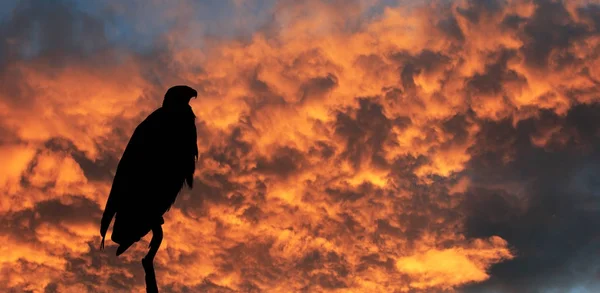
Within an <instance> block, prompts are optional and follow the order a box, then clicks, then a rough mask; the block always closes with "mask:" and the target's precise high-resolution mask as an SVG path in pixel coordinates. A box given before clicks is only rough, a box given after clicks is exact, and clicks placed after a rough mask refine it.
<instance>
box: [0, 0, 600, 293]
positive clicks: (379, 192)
mask: <svg viewBox="0 0 600 293" xmlns="http://www.w3.org/2000/svg"><path fill="white" fill-rule="evenodd" d="M244 2H245V1H236V5H238V7H239V6H244V5H245V4H244ZM375 2H378V1H341V0H340V1H331V3H329V2H327V3H325V2H323V1H306V2H299V1H281V2H279V4H277V5H276V6H275V7H274V8H273V9H274V10H273V11H274V13H273V20H272V21H271V23H269V25H267V26H265V28H264V29H262V30H259V31H257V32H254V33H253V34H252V35H251V36H249V37H248V38H245V39H222V40H215V39H209V38H203V37H201V36H199V35H194V33H195V32H196V30H199V28H200V27H202V24H201V23H195V22H194V20H193V17H192V14H193V13H191V11H190V9H191V7H192V6H190V5H191V2H187V1H184V2H182V4H181V5H180V6H176V7H173V8H172V9H169V10H167V11H165V12H164V15H162V17H163V18H161V19H164V20H165V21H166V20H169V21H171V20H173V19H174V18H175V19H177V16H178V15H181V18H182V19H180V21H176V24H175V25H174V26H175V27H176V28H178V29H180V30H177V31H169V30H168V31H167V33H165V34H164V35H161V37H160V38H159V39H157V46H163V47H160V48H156V52H151V54H149V55H151V57H147V56H145V55H143V54H138V53H134V52H128V51H127V50H124V49H106V50H99V51H98V52H95V53H94V54H92V55H91V56H90V57H89V58H85V60H81V58H80V57H77V56H69V52H66V51H65V52H61V54H64V55H65V56H64V59H60V60H62V61H63V62H64V64H62V66H56V67H55V66H54V65H53V63H51V62H50V61H52V60H53V59H52V54H51V52H50V53H45V54H46V55H44V53H41V55H40V56H38V57H36V58H32V59H26V60H25V59H23V60H21V59H19V58H17V57H14V56H12V57H13V58H9V59H7V60H6V62H4V63H0V65H1V67H0V70H1V71H2V76H6V77H7V78H8V77H10V78H11V79H10V80H11V81H14V85H11V86H10V87H9V86H8V85H5V84H4V85H0V86H2V87H3V89H5V90H4V91H0V114H1V115H2V116H1V117H0V125H1V126H2V128H3V129H6V132H4V130H2V131H1V132H0V135H1V136H2V137H1V138H2V139H1V140H0V156H1V157H2V161H3V163H4V166H3V170H1V171H0V192H2V194H3V195H5V196H3V197H2V199H0V216H3V217H4V218H7V219H9V221H10V223H11V224H10V225H7V226H6V227H4V226H3V228H6V232H2V233H0V237H3V239H4V240H5V241H4V242H3V243H7V245H5V246H4V248H3V250H2V249H0V251H2V253H0V255H1V256H0V265H1V266H2V269H3V272H4V271H6V272H7V273H5V274H2V276H0V281H1V282H0V283H1V284H3V285H0V286H4V287H2V289H8V290H12V289H14V290H33V291H44V290H46V289H48V288H50V289H54V290H56V291H57V292H83V291H90V292H91V291H99V292H101V291H102V290H107V291H108V292H114V291H119V290H123V291H131V290H137V289H141V288H142V286H143V275H142V271H141V266H140V265H139V260H140V258H141V257H142V256H143V254H144V253H145V251H144V250H145V247H147V243H146V242H147V241H148V239H145V240H144V241H142V243H139V244H137V245H136V246H135V247H134V248H133V249H132V251H131V252H128V253H127V254H126V255H123V256H122V257H120V258H118V259H115V258H114V256H113V253H112V252H113V251H111V250H110V249H113V248H114V247H112V246H111V245H110V244H109V250H108V252H100V251H98V250H97V249H96V246H97V244H98V243H99V237H98V235H97V234H98V233H97V232H98V231H97V230H98V229H97V227H96V224H99V215H100V212H101V208H102V207H103V206H104V203H105V201H106V197H107V196H108V191H109V186H110V183H111V179H112V176H113V174H114V169H115V168H116V163H117V162H118V159H119V157H120V155H121V153H122V151H123V149H124V147H125V145H126V143H127V139H128V138H129V136H130V134H131V133H132V131H133V129H134V127H135V126H136V125H137V124H138V123H139V122H141V120H142V119H143V118H144V117H145V116H146V115H147V114H148V113H149V112H150V111H152V110H153V109H154V108H155V107H158V106H159V105H160V102H161V96H162V95H163V94H164V90H165V89H166V88H167V87H168V86H170V85H172V84H175V83H177V84H179V83H186V84H189V85H191V86H193V87H195V88H197V89H198V93H199V96H198V99H196V100H193V101H192V102H191V103H192V107H193V108H194V111H195V113H196V114H197V116H198V132H199V138H198V143H199V146H200V150H201V156H200V158H199V163H198V168H197V169H198V171H197V173H196V183H195V188H194V190H192V191H184V192H183V193H182V194H181V195H180V197H179V198H178V200H177V203H176V205H175V206H174V207H173V209H172V210H171V211H169V212H168V213H167V215H166V223H165V228H164V229H165V240H164V244H163V247H162V248H161V250H160V251H159V254H158V256H157V259H156V266H157V272H158V280H159V284H161V285H163V286H165V288H168V289H170V290H171V291H173V292H181V291H190V292H195V291H202V290H207V291H208V290H213V292H227V290H233V291H239V292H260V291H264V292H296V291H309V292H435V291H436V290H448V291H453V290H457V289H458V288H460V287H461V286H464V285H466V284H471V283H477V282H483V281H486V280H487V279H489V278H490V273H489V271H490V268H491V267H492V266H493V265H495V264H497V263H499V262H503V261H508V260H511V259H513V258H514V257H515V252H514V251H513V250H512V249H510V248H509V247H510V245H511V243H508V242H507V241H506V240H504V239H502V238H501V237H499V236H492V237H488V238H485V237H481V238H479V237H478V236H473V237H470V236H469V237H468V236H467V233H466V231H465V230H466V228H465V215H464V214H462V212H461V210H460V208H461V204H463V203H464V201H466V200H467V197H466V196H465V194H466V193H467V192H472V188H471V187H472V186H474V184H473V183H472V181H471V179H470V178H469V176H470V175H471V174H470V173H469V172H470V168H471V167H472V165H471V164H472V163H473V162H472V161H473V158H474V157H475V156H477V155H479V154H481V153H485V152H486V151H489V150H497V151H498V153H500V152H501V151H502V152H501V155H502V156H503V160H502V161H503V162H504V163H507V162H509V161H511V160H514V159H515V158H514V156H513V155H514V152H513V150H511V149H510V147H512V144H511V142H514V141H513V139H514V138H511V137H504V136H502V135H503V133H500V132H498V134H497V135H495V136H494V135H487V132H486V131H488V130H487V128H486V127H488V126H486V125H487V124H489V123H492V124H493V123H504V122H505V121H510V122H511V123H512V124H513V125H516V124H518V123H519V122H520V121H525V120H527V119H533V118H536V119H537V118H539V117H541V115H543V114H540V113H544V111H548V112H551V113H553V114H555V115H557V116H558V117H564V115H565V113H567V112H568V111H570V110H572V109H573V107H575V106H577V105H581V104H592V103H596V102H598V98H600V95H598V85H599V84H600V83H599V81H600V71H599V69H598V68H600V66H596V65H600V59H599V57H598V54H597V51H598V50H597V49H598V46H599V44H600V43H599V40H600V38H599V37H598V34H597V30H596V31H594V30H592V29H591V27H593V26H594V25H597V23H595V22H594V20H593V19H591V18H590V17H587V16H585V15H584V14H583V13H582V12H581V11H580V10H578V9H577V8H578V7H581V6H585V5H587V4H586V3H587V2H585V1H580V2H577V1H567V2H565V3H566V4H565V6H564V9H565V11H567V12H568V13H567V14H566V15H567V16H565V15H563V14H561V15H562V16H561V17H562V18H561V19H559V22H561V24H564V25H566V24H570V25H572V26H573V30H574V31H576V32H577V34H572V35H569V34H564V35H563V33H562V32H548V34H550V35H549V36H551V38H549V39H542V38H540V37H539V34H538V32H539V31H543V30H544V28H543V25H544V24H547V23H545V22H544V21H545V20H544V16H543V15H539V14H540V13H542V12H540V8H539V7H538V5H536V4H535V3H534V2H533V1H526V0H524V1H516V0H514V1H504V2H503V3H504V4H497V5H496V6H494V7H485V6H481V5H480V4H477V2H476V1H455V2H452V3H446V2H436V1H434V2H431V3H427V4H424V3H418V4H410V5H408V4H406V5H399V6H395V7H386V8H385V9H383V12H382V14H380V15H375V16H371V17H366V16H365V14H368V13H369V9H370V8H372V6H371V5H375V4H377V3H375ZM159 4H160V3H158V2H157V3H154V4H153V5H159ZM114 5H117V4H114ZM377 5H379V4H377ZM111 7H112V6H111ZM561 7H562V6H561ZM112 9H115V11H120V9H126V8H124V7H120V6H118V5H117V6H115V7H112ZM556 9H558V8H556ZM184 20H185V21H184ZM239 21H240V22H241V23H243V20H239ZM138 25H139V24H138ZM544 32H545V31H544ZM190 34H191V35H193V36H194V37H196V38H197V39H189V38H188V37H189V35H190ZM17 41H18V40H17ZM17 41H15V42H17ZM201 41H202V42H201ZM17 43H18V42H17ZM63 49H64V48H63ZM65 50H66V49H65ZM0 53H1V52H0ZM103 60H106V62H104V61H103ZM560 119H562V118H560ZM560 119H559V118H557V120H556V121H550V122H547V123H546V124H543V123H542V124H540V125H537V126H536V131H534V132H532V133H531V134H530V141H531V143H532V144H533V145H534V146H535V147H540V148H544V147H556V146H561V147H565V146H567V145H568V142H569V141H570V139H574V140H575V138H579V137H581V136H582V134H580V133H578V132H577V131H575V130H573V128H569V127H566V126H565V125H563V124H565V122H564V121H562V120H560ZM490 132H494V131H490ZM486 135H487V136H486ZM5 158H6V159H5ZM511 188H512V187H511ZM516 188H520V187H516ZM78 211H79V212H78ZM146 238H148V237H146ZM0 240H1V239H0ZM37 269H39V272H40V273H39V274H38V273H36V272H37ZM32 276H36V278H33V277H32ZM65 280H66V281H65ZM63 281H65V282H63ZM79 283H81V284H79ZM4 284H6V285H4ZM78 290H79V291H78Z"/></svg>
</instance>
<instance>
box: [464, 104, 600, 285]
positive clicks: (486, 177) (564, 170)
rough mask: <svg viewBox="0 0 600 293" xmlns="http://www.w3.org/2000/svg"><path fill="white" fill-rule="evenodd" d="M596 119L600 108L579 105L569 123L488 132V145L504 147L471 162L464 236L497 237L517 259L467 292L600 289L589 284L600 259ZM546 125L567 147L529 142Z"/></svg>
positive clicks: (552, 118) (540, 121)
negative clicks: (558, 132)
mask: <svg viewBox="0 0 600 293" xmlns="http://www.w3.org/2000/svg"><path fill="white" fill-rule="evenodd" d="M598 117H600V106H598V105H591V106H577V107H575V108H573V109H571V110H570V111H569V112H568V113H567V115H566V117H559V116H557V115H556V114H554V113H550V112H545V113H543V114H542V115H540V117H539V118H532V119H528V120H525V121H521V122H520V123H518V124H517V126H516V128H512V127H511V126H510V124H507V123H504V124H503V125H504V126H502V127H503V128H504V129H505V130H504V132H499V131H493V132H492V131H490V132H482V136H487V137H486V138H483V139H484V140H486V141H487V140H488V139H489V141H487V143H489V144H492V145H493V144H495V143H496V141H495V140H494V137H498V135H499V134H500V133H502V134H501V137H504V138H505V141H506V143H505V145H504V146H502V145H498V148H496V149H493V150H492V149H488V151H483V152H481V153H479V154H478V155H477V156H476V157H473V159H472V161H471V162H472V163H471V164H472V167H471V168H469V173H471V174H474V175H472V176H471V178H472V180H473V184H474V185H475V186H478V187H474V188H471V189H469V190H468V191H467V192H466V196H467V197H466V200H465V201H464V203H463V208H462V209H463V210H464V211H465V213H466V215H467V219H466V223H465V228H466V232H467V235H469V236H472V237H485V236H489V235H499V236H500V237H503V238H504V239H506V240H507V241H508V242H509V243H510V244H511V246H512V247H513V248H514V249H515V251H516V252H517V255H518V256H517V258H515V259H514V260H512V261H509V262H506V263H503V264H499V265H498V266H495V267H494V268H492V271H491V274H492V276H493V278H492V279H490V280H489V281H488V282H485V283H482V284H480V285H474V286H472V288H470V289H466V290H467V291H469V290H470V291H469V292H482V290H486V289H488V288H495V289H497V290H501V291H509V292H513V291H515V290H516V291H518V292H538V291H536V290H541V289H542V288H546V289H548V290H549V289H552V288H554V289H558V290H567V289H569V288H574V287H577V285H578V284H582V285H583V286H584V287H585V288H588V289H590V290H591V289H592V288H595V287H594V286H598V285H599V284H598V283H599V281H598V280H597V279H596V281H594V280H593V279H586V278H588V277H589V276H592V275H594V274H597V270H598V266H597V265H595V263H597V262H598V261H599V260H600V259H599V258H598V253H597V252H598V249H599V248H600V233H599V232H598V229H597V225H598V224H600V196H599V195H600V194H599V193H598V192H597V190H598V188H600V182H599V181H598V180H596V177H597V176H596V175H597V174H598V172H600V163H599V162H600V152H598V151H597V148H596V147H591V146H597V145H598V144H599V143H600V132H599V131H600V120H599V119H598ZM548 124H553V126H560V127H562V129H561V132H563V134H564V137H566V138H567V139H566V141H563V142H561V143H560V145H557V146H555V147H552V146H553V144H552V142H550V143H549V146H550V148H546V149H544V148H542V147H536V146H534V145H532V144H531V139H530V138H531V136H532V135H533V134H534V133H535V132H536V131H538V129H540V128H542V129H543V128H544V127H546V128H547V127H548V126H547V125H548ZM499 125H501V124H499ZM497 129H498V128H497ZM542 131H543V130H542ZM482 144H486V142H483V143H482ZM585 146H588V147H585ZM578 149H579V150H578ZM581 150H584V151H581ZM506 152H511V153H510V154H508V155H509V156H510V157H511V158H512V160H511V161H510V162H508V163H505V162H502V161H501V158H502V157H503V156H504V155H506V154H505V153H506ZM491 153H493V155H491ZM490 159H492V160H490ZM475 174H476V175H475ZM515 185H516V186H518V187H517V188H510V186H515ZM494 186H496V187H494ZM594 247H595V248H594ZM584 255H585V256H584ZM574 267H578V268H577V270H574V269H573V268H574ZM516 291H515V292H516ZM539 292H541V291H539Z"/></svg>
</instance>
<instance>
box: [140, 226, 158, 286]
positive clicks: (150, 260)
mask: <svg viewBox="0 0 600 293" xmlns="http://www.w3.org/2000/svg"><path fill="white" fill-rule="evenodd" d="M162 238H163V231H162V226H161V225H156V226H155V227H154V228H152V240H150V251H148V254H146V256H145V257H144V258H143V259H142V266H143V267H144V271H145V272H146V292H147V293H158V285H157V284H156V275H155V273H154V256H156V252H158V248H159V247H160V244H161V242H162Z"/></svg>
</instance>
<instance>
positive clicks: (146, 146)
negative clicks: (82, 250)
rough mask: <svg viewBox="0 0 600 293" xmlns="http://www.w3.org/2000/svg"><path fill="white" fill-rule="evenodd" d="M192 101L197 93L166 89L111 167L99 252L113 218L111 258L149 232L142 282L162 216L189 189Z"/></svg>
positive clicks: (193, 156) (194, 151) (194, 150)
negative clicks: (113, 169) (114, 248)
mask: <svg viewBox="0 0 600 293" xmlns="http://www.w3.org/2000/svg"><path fill="white" fill-rule="evenodd" d="M193 97H194V98H195V97H197V92H196V90H194V89H192V88H191V87H188V86H185V85H179V86H174V87H171V88H169V89H168V90H167V92H166V94H165V96H164V100H163V104H162V107H160V108H158V109H157V110H155V111H154V112H153V113H152V114H150V115H149V116H148V117H147V118H146V119H145V120H144V121H143V122H142V123H141V124H140V125H138V127H137V128H136V129H135V131H134V132H133V135H132V136H131V139H130V140H129V143H128V144H127V147H126V148H125V152H124V153H123V156H122V158H121V160H120V162H119V164H118V166H117V171H116V174H115V177H114V180H113V184H112V188H111V191H110V194H109V196H108V200H107V202H106V207H105V208H104V213H103V215H102V220H101V224H100V225H101V226H100V234H101V236H102V243H101V244H100V248H101V249H103V248H104V238H105V236H106V232H107V230H108V227H109V225H110V223H111V222H112V219H113V217H114V218H115V223H114V225H113V233H112V236H111V240H112V241H114V242H115V243H117V244H119V247H118V248H117V253H116V254H117V256H118V255H120V254H122V253H123V252H125V251H126V250H127V249H128V248H129V247H130V246H131V245H132V244H134V243H135V242H137V241H139V240H140V239H141V238H142V237H144V236H145V235H146V234H148V232H150V231H152V240H151V241H150V246H149V248H150V250H149V252H148V254H147V255H146V256H145V257H144V259H142V264H143V266H144V269H145V270H146V274H147V276H146V278H147V281H148V274H149V273H151V274H152V276H151V277H152V278H154V269H153V260H154V256H155V255H156V252H157V251H158V248H159V246H160V244H161V242H162V224H164V220H163V215H164V213H165V212H166V211H168V210H169V208H170V207H171V205H172V204H173V203H174V202H175V198H176V197H177V195H178V194H179V192H180V191H181V190H182V188H183V187H184V185H185V184H186V183H187V185H188V187H189V188H190V189H191V188H192V187H193V175H194V171H195V168H196V161H197V159H198V146H197V144H196V138H197V134H196V124H195V119H196V116H195V115H194V112H193V111H192V108H191V107H190V105H189V101H190V100H191V99H192V98H193ZM154 283H156V281H154ZM154 286H155V285H154ZM157 290H158V289H155V290H154V291H153V292H157Z"/></svg>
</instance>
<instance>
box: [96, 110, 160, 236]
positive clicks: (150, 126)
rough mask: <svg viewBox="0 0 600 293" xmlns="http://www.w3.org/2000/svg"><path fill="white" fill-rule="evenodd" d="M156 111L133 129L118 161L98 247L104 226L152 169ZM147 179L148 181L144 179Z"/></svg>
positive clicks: (156, 119) (108, 224) (155, 153)
mask: <svg viewBox="0 0 600 293" xmlns="http://www.w3.org/2000/svg"><path fill="white" fill-rule="evenodd" d="M158 116H159V115H157V112H154V113H152V114H151V115H150V116H148V118H146V120H144V121H143V122H142V123H141V124H140V125H139V126H138V127H137V128H136V129H135V131H134V132H133V135H132V136H131V139H130V140H129V143H128V144H127V147H126V148H125V151H124V153H123V156H122V157H121V160H120V161H119V164H118V166H117V171H116V174H115V178H114V180H113V184H112V187H111V191H110V194H109V196H108V200H107V202H106V206H105V208H104V213H103V214H102V220H101V224H100V234H101V236H102V244H101V248H102V247H103V246H104V238H105V236H106V232H107V231H108V227H109V226H110V223H111V222H112V219H113V217H114V216H115V214H116V213H117V211H118V210H119V209H120V208H122V206H123V205H124V204H127V202H129V201H131V200H134V199H133V198H131V197H133V196H134V194H135V193H134V192H133V191H134V190H135V189H136V187H140V186H143V183H144V182H143V181H145V180H147V179H148V177H147V176H148V175H149V174H150V173H151V172H152V170H151V168H150V167H151V165H150V164H151V162H152V159H151V158H152V157H153V156H156V155H157V152H158V150H157V149H156V143H155V142H156V140H157V135H160V133H159V132H157V131H156V130H157V124H158V123H159V121H158V118H159V117H158ZM148 181H150V180H148Z"/></svg>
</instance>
